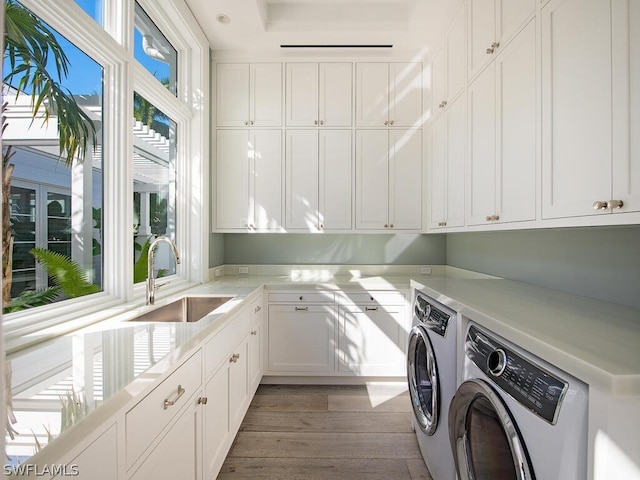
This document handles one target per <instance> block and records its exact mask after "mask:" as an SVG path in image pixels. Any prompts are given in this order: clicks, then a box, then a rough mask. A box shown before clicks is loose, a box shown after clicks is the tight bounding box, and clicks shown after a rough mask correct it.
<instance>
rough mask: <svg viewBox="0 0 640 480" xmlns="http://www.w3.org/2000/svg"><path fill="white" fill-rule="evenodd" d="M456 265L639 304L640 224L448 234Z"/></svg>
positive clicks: (450, 254) (449, 253)
mask: <svg viewBox="0 0 640 480" xmlns="http://www.w3.org/2000/svg"><path fill="white" fill-rule="evenodd" d="M446 249H447V256H446V263H447V265H451V266H454V267H460V268H464V269H467V270H473V271H477V272H482V273H488V274H491V275H497V276H500V277H504V278H509V279H512V280H519V281H522V282H527V283H532V284H535V285H540V286H544V287H548V288H553V289H557V290H561V291H564V292H569V293H575V294H578V295H583V296H588V297H593V298H597V299H600V300H605V301H609V302H614V303H621V304H624V305H631V306H634V307H638V308H640V226H624V227H589V228H571V229H568V228H567V229H549V230H526V231H525V230H522V231H513V232H478V233H454V234H448V235H447V245H446Z"/></svg>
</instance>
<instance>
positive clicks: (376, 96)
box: [356, 63, 389, 127]
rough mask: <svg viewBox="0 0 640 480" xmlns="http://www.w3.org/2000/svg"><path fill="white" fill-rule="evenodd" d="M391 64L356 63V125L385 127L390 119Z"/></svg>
mask: <svg viewBox="0 0 640 480" xmlns="http://www.w3.org/2000/svg"><path fill="white" fill-rule="evenodd" d="M388 108H389V64H387V63H357V64H356V126H357V127H383V126H385V125H386V124H387V122H388V120H389V116H388V113H389V112H388Z"/></svg>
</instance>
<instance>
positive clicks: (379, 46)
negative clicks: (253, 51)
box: [280, 45, 393, 48]
mask: <svg viewBox="0 0 640 480" xmlns="http://www.w3.org/2000/svg"><path fill="white" fill-rule="evenodd" d="M392 47H393V45H280V48H392Z"/></svg>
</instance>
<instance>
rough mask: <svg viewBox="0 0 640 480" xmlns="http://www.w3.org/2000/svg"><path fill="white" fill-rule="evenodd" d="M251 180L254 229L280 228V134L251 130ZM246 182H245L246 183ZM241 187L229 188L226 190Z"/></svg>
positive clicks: (241, 187) (271, 131) (272, 131)
mask: <svg viewBox="0 0 640 480" xmlns="http://www.w3.org/2000/svg"><path fill="white" fill-rule="evenodd" d="M249 157H250V158H251V176H250V178H249V182H248V183H249V185H250V189H251V192H252V194H253V195H252V197H251V198H250V199H249V202H250V211H251V213H252V217H253V226H254V228H256V229H259V230H277V229H279V228H281V227H282V132H281V131H280V130H253V131H252V132H251V142H250V144H249ZM245 182H246V180H245ZM238 187H239V188H240V190H242V189H243V188H244V187H243V185H235V184H234V185H230V186H228V187H227V188H238Z"/></svg>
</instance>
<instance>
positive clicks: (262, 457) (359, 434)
mask: <svg viewBox="0 0 640 480" xmlns="http://www.w3.org/2000/svg"><path fill="white" fill-rule="evenodd" d="M218 479H219V480H231V479H233V480H262V479H269V480H294V479H296V480H297V479H304V480H338V479H348V480H432V478H431V476H430V475H429V472H428V470H427V468H426V467H425V465H424V462H423V460H422V456H421V455H420V450H419V449H418V443H417V440H416V435H415V433H414V432H413V429H412V427H411V403H410V400H409V396H408V393H407V391H406V386H405V385H404V384H380V385H373V386H364V385H363V386H352V385H339V386H338V385H308V386H307V385H261V386H260V387H259V389H258V392H257V394H256V396H255V397H254V399H253V402H252V403H251V406H250V407H249V411H248V413H247V415H246V417H245V419H244V422H243V423H242V426H241V427H240V431H239V432H238V435H237V437H236V439H235V442H234V444H233V446H232V447H231V450H230V452H229V455H227V458H226V460H225V462H224V465H223V466H222V470H221V471H220V474H219V475H218Z"/></svg>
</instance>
